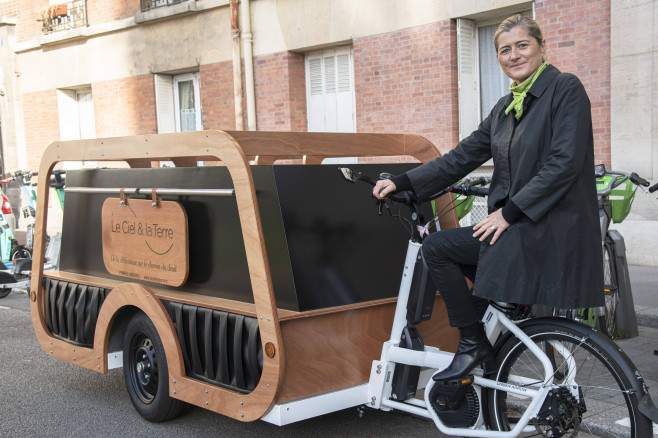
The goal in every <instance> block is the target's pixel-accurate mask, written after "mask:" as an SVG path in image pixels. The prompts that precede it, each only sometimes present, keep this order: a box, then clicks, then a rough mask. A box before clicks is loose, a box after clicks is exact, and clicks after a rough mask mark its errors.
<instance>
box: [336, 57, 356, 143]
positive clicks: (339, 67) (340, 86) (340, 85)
mask: <svg viewBox="0 0 658 438" xmlns="http://www.w3.org/2000/svg"><path fill="white" fill-rule="evenodd" d="M353 65H354V64H353V62H352V49H351V47H345V48H341V49H336V82H337V87H336V110H337V117H336V120H337V129H336V130H337V132H355V131H356V129H355V128H356V127H355V123H354V120H355V117H354V69H353Z"/></svg>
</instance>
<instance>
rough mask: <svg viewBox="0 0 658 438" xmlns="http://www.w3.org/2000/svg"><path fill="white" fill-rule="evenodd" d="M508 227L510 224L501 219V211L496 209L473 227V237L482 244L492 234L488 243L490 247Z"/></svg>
mask: <svg viewBox="0 0 658 438" xmlns="http://www.w3.org/2000/svg"><path fill="white" fill-rule="evenodd" d="M509 226H510V224H509V222H507V221H506V220H505V218H504V217H503V213H502V211H501V209H498V210H496V211H494V212H493V213H491V214H490V215H489V216H487V217H486V218H484V219H483V220H482V221H481V222H480V223H478V224H477V225H475V226H474V227H473V230H474V231H475V233H474V234H473V237H476V238H477V237H479V238H480V242H483V241H484V240H485V239H486V238H487V237H489V236H490V235H492V234H493V237H492V238H491V242H490V243H489V244H490V245H493V244H494V243H496V240H498V238H499V237H500V235H501V234H503V232H504V231H505V230H506V229H507V228H508V227H509Z"/></svg>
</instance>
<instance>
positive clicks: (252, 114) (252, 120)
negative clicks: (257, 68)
mask: <svg viewBox="0 0 658 438" xmlns="http://www.w3.org/2000/svg"><path fill="white" fill-rule="evenodd" d="M240 7H241V11H240V12H241V14H242V30H243V32H242V50H243V51H244V79H245V88H246V93H247V126H248V128H247V129H249V131H256V129H258V128H257V126H256V93H255V90H254V54H253V50H252V47H253V44H252V42H253V35H252V33H251V10H250V6H249V0H242V4H241V6H240Z"/></svg>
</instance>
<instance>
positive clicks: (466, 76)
mask: <svg viewBox="0 0 658 438" xmlns="http://www.w3.org/2000/svg"><path fill="white" fill-rule="evenodd" d="M457 64H458V69H459V70H458V71H459V139H460V140H461V139H463V138H464V137H467V136H468V135H470V134H471V132H473V131H474V130H475V129H477V125H478V94H477V72H476V68H475V23H474V22H473V21H472V20H466V19H464V18H458V19H457Z"/></svg>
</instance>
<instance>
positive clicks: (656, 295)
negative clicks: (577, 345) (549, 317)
mask: <svg viewBox="0 0 658 438" xmlns="http://www.w3.org/2000/svg"><path fill="white" fill-rule="evenodd" d="M628 270H629V275H630V277H631V289H632V290H633V301H634V304H635V312H636V315H637V323H638V329H639V332H640V334H639V336H636V337H634V338H630V339H615V342H616V343H617V345H619V346H620V347H621V348H622V350H624V352H625V353H626V354H627V355H628V356H629V357H630V358H631V360H632V361H633V363H634V364H635V366H636V367H637V369H638V370H639V371H640V373H641V374H642V377H643V378H644V381H645V383H646V385H647V386H648V387H649V393H650V394H651V395H652V398H653V401H654V403H657V401H658V267H652V266H629V267H628ZM653 429H654V430H653V432H654V436H658V425H656V424H654V426H653Z"/></svg>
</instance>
